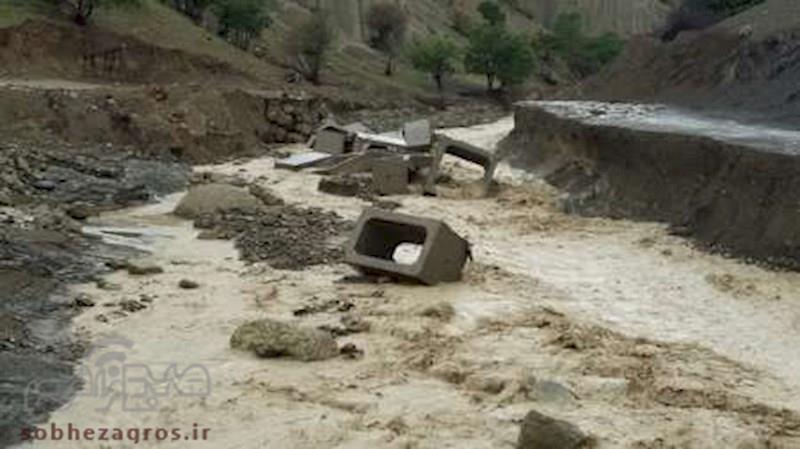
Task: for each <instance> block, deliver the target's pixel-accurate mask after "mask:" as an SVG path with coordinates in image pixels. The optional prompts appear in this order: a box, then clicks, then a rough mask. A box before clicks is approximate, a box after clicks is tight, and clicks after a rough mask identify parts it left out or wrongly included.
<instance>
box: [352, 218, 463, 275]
mask: <svg viewBox="0 0 800 449" xmlns="http://www.w3.org/2000/svg"><path fill="white" fill-rule="evenodd" d="M403 244H412V245H419V247H420V248H421V249H420V252H419V256H418V257H417V259H416V260H415V261H413V262H412V263H408V264H406V263H399V262H397V261H395V259H394V254H395V251H396V250H397V248H398V247H399V246H400V245H403ZM468 254H469V243H468V242H467V241H466V240H465V239H463V238H461V237H460V236H459V235H458V234H456V233H455V232H454V231H453V230H452V229H451V228H450V227H449V226H448V225H447V224H445V223H444V222H442V221H440V220H435V219H431V218H423V217H416V216H412V215H405V214H398V213H395V212H391V211H387V210H383V209H376V208H368V209H365V210H364V212H363V213H362V214H361V217H360V218H359V220H358V223H357V224H356V228H355V231H354V233H353V236H352V237H351V238H350V240H349V241H348V242H347V243H346V245H345V258H344V260H345V262H346V263H348V264H350V265H352V266H354V267H356V268H358V269H360V270H361V271H362V272H364V273H367V274H377V275H386V276H391V277H396V278H400V279H405V280H412V281H416V282H421V283H423V284H427V285H434V284H437V283H439V282H454V281H458V280H460V279H461V272H462V270H463V269H464V264H465V263H466V261H467V258H468Z"/></svg>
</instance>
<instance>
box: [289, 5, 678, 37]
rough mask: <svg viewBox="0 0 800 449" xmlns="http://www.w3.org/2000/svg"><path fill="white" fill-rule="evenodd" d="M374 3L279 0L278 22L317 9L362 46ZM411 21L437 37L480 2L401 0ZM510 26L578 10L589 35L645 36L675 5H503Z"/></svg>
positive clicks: (532, 25)
mask: <svg viewBox="0 0 800 449" xmlns="http://www.w3.org/2000/svg"><path fill="white" fill-rule="evenodd" d="M378 1H379V0H281V2H280V5H281V9H282V11H281V13H279V15H278V16H279V17H278V19H279V21H280V20H282V19H285V18H287V17H291V16H292V15H293V14H295V13H297V12H298V11H299V10H303V9H308V8H310V7H313V6H316V5H317V4H320V5H322V6H324V7H328V8H329V9H330V10H331V11H333V13H334V16H335V21H336V23H337V25H338V27H339V28H340V30H341V31H342V34H343V35H344V36H345V37H346V38H347V39H349V40H353V41H363V40H364V36H365V34H366V32H365V29H364V16H365V14H366V11H367V10H368V9H369V7H370V5H372V4H373V3H377V2H378ZM400 1H401V2H402V3H403V4H404V6H405V9H406V10H407V11H408V12H409V15H410V16H411V17H412V22H411V23H412V32H416V33H426V32H431V31H438V32H441V31H442V30H447V29H448V28H450V27H451V26H452V23H453V17H454V15H456V14H460V13H465V14H474V11H475V10H476V8H477V6H478V4H479V3H480V0H400ZM503 3H504V5H505V8H506V12H507V15H508V17H509V20H510V22H511V23H512V24H513V25H514V26H515V27H517V28H521V29H524V28H538V27H541V26H545V27H546V26H548V25H549V24H551V23H552V22H553V20H555V18H556V17H557V16H558V14H560V13H562V12H573V11H577V12H579V13H581V15H582V16H583V17H584V18H585V19H586V21H587V25H588V28H589V30H591V32H593V33H601V32H606V31H614V32H616V33H619V34H621V35H626V36H627V35H632V34H641V33H649V32H651V31H653V30H655V29H658V28H659V27H661V26H662V25H663V23H664V20H665V19H666V17H667V15H668V14H669V12H670V11H671V10H672V8H673V5H674V4H675V3H677V0H507V1H504V2H503Z"/></svg>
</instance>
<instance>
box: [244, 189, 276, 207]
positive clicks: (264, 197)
mask: <svg viewBox="0 0 800 449" xmlns="http://www.w3.org/2000/svg"><path fill="white" fill-rule="evenodd" d="M249 191H250V194H251V195H253V196H254V197H256V198H258V199H259V200H261V202H262V203H264V205H265V206H283V205H284V202H283V200H282V199H281V198H280V197H279V196H277V195H276V194H274V193H273V192H272V191H270V190H269V189H268V188H266V187H264V186H262V185H260V184H251V185H250V189H249Z"/></svg>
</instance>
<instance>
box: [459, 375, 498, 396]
mask: <svg viewBox="0 0 800 449" xmlns="http://www.w3.org/2000/svg"><path fill="white" fill-rule="evenodd" d="M464 386H465V387H467V388H468V389H470V390H474V391H482V392H484V393H489V394H500V393H501V392H502V391H503V389H504V388H505V387H506V380H505V379H503V378H501V377H498V376H492V375H490V376H484V375H480V374H474V375H472V376H469V377H468V378H467V379H466V381H465V382H464Z"/></svg>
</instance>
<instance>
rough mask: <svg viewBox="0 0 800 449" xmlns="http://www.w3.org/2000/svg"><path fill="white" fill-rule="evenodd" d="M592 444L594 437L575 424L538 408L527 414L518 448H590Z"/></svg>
mask: <svg viewBox="0 0 800 449" xmlns="http://www.w3.org/2000/svg"><path fill="white" fill-rule="evenodd" d="M592 446H593V443H592V439H591V438H590V437H588V436H586V435H585V434H584V433H583V432H581V430H580V429H578V428H577V427H576V426H574V425H573V424H570V423H568V422H566V421H561V420H558V419H553V418H551V417H549V416H545V415H543V414H541V413H539V412H537V411H536V410H531V411H530V412H528V414H527V415H525V419H524V420H523V421H522V427H521V429H520V432H519V439H518V440H517V449H589V448H591V447H592Z"/></svg>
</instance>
